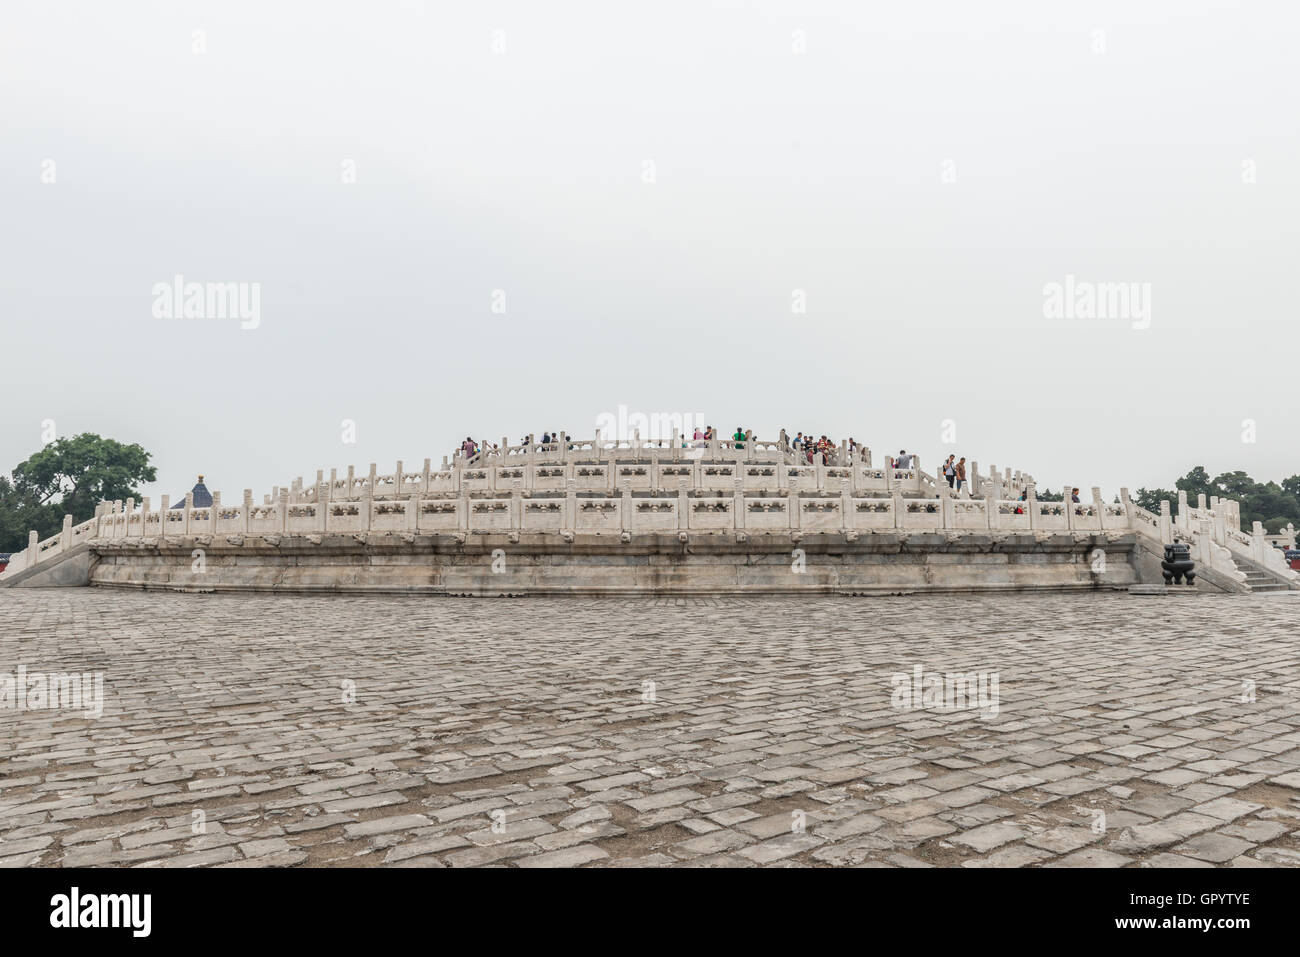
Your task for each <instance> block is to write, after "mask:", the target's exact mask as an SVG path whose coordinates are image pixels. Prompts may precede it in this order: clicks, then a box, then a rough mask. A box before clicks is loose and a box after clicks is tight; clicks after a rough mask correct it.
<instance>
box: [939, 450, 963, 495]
mask: <svg viewBox="0 0 1300 957" xmlns="http://www.w3.org/2000/svg"><path fill="white" fill-rule="evenodd" d="M943 477H944V478H945V479H947V481H948V487H949V488H950V489H952V490H953V491H954V492H958V493H960V492H961V489H962V486H963V485H965V484H966V456H964V455H963V456H962V457H961V458H960V459H959V458H957V456H955V455H950V456H948V458H947V460H946V461H945V462H944V463H943Z"/></svg>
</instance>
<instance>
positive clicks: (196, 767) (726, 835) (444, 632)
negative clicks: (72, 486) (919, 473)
mask: <svg viewBox="0 0 1300 957" xmlns="http://www.w3.org/2000/svg"><path fill="white" fill-rule="evenodd" d="M1298 652H1300V595H1289V594H1287V595H1278V596H1270V597H1254V598H1252V597H1227V596H1225V597H1213V596H1209V595H1202V596H1187V597H1176V598H1174V597H1165V598H1157V597H1137V596H1128V595H1124V594H1118V593H1102V594H1090V595H1055V596H1053V595H1037V596H1026V595H1017V596H1006V597H998V596H979V597H934V596H927V597H917V598H902V597H900V598H881V599H834V598H813V599H808V600H801V599H790V598H782V599H761V598H759V599H743V600H716V601H714V600H677V599H672V600H658V601H656V600H652V599H641V600H626V601H622V600H599V599H596V600H572V599H520V600H510V599H481V600H472V599H433V600H429V599H407V598H382V597H374V598H371V597H367V598H345V597H340V598H315V597H283V596H275V597H270V596H268V597H258V596H247V595H245V596H217V595H182V594H154V593H151V594H143V593H138V592H114V591H104V590H99V589H85V588H83V589H58V590H11V591H7V592H5V593H3V594H2V595H0V674H3V673H5V672H8V673H9V674H12V675H16V674H17V669H18V667H19V666H25V667H26V669H27V673H28V675H29V676H30V675H31V674H32V673H33V672H38V671H44V672H55V671H62V672H74V671H75V672H102V673H103V681H104V683H103V689H104V690H103V713H102V715H101V716H99V717H86V716H85V715H84V714H83V713H82V712H81V711H80V710H50V709H44V710H33V709H28V710H17V709H15V708H13V707H10V708H8V709H5V710H0V864H5V865H9V866H31V865H40V866H78V865H117V866H132V865H139V866H194V865H216V866H277V865H278V866H284V865H303V866H371V865H388V866H414V867H470V866H477V865H492V864H496V865H509V866H520V867H544V866H572V865H590V866H620V865H628V866H683V865H720V866H742V867H748V866H755V865H759V866H829V865H858V864H865V865H870V866H901V867H925V866H932V865H933V866H953V865H961V866H966V867H982V866H1018V865H1030V866H1055V865H1061V866H1084V867H1095V866H1167V865H1183V866H1187V865H1192V866H1213V865H1218V866H1251V867H1254V866H1276V865H1282V866H1296V865H1298V864H1300V653H1298ZM917 666H920V667H921V668H923V669H924V672H925V673H939V672H963V673H969V672H996V674H997V679H998V684H997V687H996V691H997V696H996V698H995V699H991V700H992V701H994V702H995V703H996V709H993V708H990V707H987V705H988V704H989V700H985V702H984V704H985V705H986V707H985V708H984V709H982V710H981V709H979V708H975V709H965V708H964V709H958V710H948V711H939V710H935V709H933V708H929V709H925V708H918V709H909V708H905V707H900V708H896V707H894V705H895V704H896V703H898V702H896V701H895V700H893V699H892V698H891V695H892V694H893V692H894V684H893V682H892V681H891V678H892V676H893V675H895V674H896V673H900V674H903V675H907V676H908V681H910V680H911V676H912V675H913V672H914V669H915V668H916V667H917ZM1251 683H1253V685H1252V684H1251ZM987 687H988V688H990V689H991V688H992V686H991V685H989V686H987ZM993 710H996V714H994V713H992V712H993Z"/></svg>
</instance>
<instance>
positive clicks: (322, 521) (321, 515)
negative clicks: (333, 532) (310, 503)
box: [316, 481, 330, 535]
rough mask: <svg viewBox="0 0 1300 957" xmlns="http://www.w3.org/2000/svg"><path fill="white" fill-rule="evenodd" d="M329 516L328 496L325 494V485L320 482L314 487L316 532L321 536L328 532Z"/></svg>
mask: <svg viewBox="0 0 1300 957" xmlns="http://www.w3.org/2000/svg"><path fill="white" fill-rule="evenodd" d="M329 515H330V505H329V496H328V495H327V494H326V493H325V483H324V482H323V481H322V482H321V483H320V484H319V485H317V486H316V531H318V532H320V533H321V534H322V535H323V534H324V533H325V532H327V531H329Z"/></svg>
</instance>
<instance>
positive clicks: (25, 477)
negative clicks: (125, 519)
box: [0, 432, 158, 551]
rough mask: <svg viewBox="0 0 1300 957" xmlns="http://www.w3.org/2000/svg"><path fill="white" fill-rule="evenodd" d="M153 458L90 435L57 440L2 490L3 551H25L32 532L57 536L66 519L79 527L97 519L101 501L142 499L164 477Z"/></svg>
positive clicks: (0, 526)
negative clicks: (143, 487) (144, 488)
mask: <svg viewBox="0 0 1300 957" xmlns="http://www.w3.org/2000/svg"><path fill="white" fill-rule="evenodd" d="M150 457H151V456H150V455H149V453H148V452H146V451H145V450H144V449H143V448H141V447H140V446H139V445H134V444H133V445H125V444H123V443H121V442H118V441H116V440H114V439H105V438H101V437H100V436H98V435H94V434H92V433H89V432H87V433H83V434H81V435H74V436H72V437H71V438H62V439H55V440H54V441H53V442H51V443H50V444H49V445H47V446H45V448H43V449H41V450H40V451H39V452H37V453H36V454H34V455H32V456H31V457H30V458H28V459H27V460H26V461H25V462H21V463H19V464H18V465H17V466H16V467H15V468H14V470H13V481H12V483H10V482H7V481H6V483H5V486H0V512H3V517H0V532H2V533H3V538H0V551H15V550H18V549H22V548H25V547H26V545H27V532H28V530H29V529H35V530H36V531H37V532H38V533H39V534H40V536H41V538H48V537H50V536H51V535H54V534H56V533H57V532H58V531H59V529H60V528H62V526H63V516H64V515H65V514H67V515H71V516H72V521H73V523H74V524H75V523H80V522H84V521H85V520H86V519H88V518H90V517H91V516H93V515H94V514H95V506H96V505H98V504H99V503H100V502H101V501H114V500H116V499H126V498H134V499H137V500H138V499H139V498H140V492H139V490H138V486H139V485H140V484H142V483H144V482H153V481H156V480H157V478H158V475H157V469H155V468H154V467H153V466H152V465H150V464H149V459H150ZM6 488H7V490H6ZM14 528H17V531H16V532H14V531H13V530H12V529H14Z"/></svg>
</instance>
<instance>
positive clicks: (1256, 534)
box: [1250, 522, 1273, 565]
mask: <svg viewBox="0 0 1300 957" xmlns="http://www.w3.org/2000/svg"><path fill="white" fill-rule="evenodd" d="M1272 547H1273V546H1272V545H1270V544H1269V543H1268V539H1266V538H1265V537H1264V524H1263V523H1262V522H1252V523H1251V526H1250V557H1251V560H1252V561H1254V562H1255V563H1256V564H1257V565H1264V564H1265V562H1266V559H1265V557H1264V556H1265V551H1264V549H1266V548H1272Z"/></svg>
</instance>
